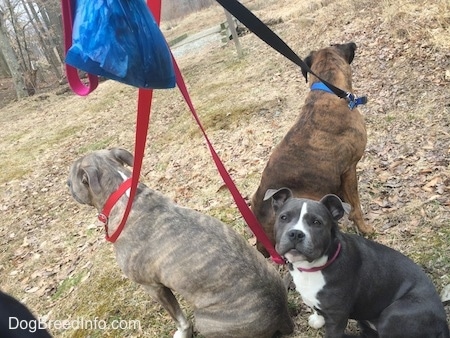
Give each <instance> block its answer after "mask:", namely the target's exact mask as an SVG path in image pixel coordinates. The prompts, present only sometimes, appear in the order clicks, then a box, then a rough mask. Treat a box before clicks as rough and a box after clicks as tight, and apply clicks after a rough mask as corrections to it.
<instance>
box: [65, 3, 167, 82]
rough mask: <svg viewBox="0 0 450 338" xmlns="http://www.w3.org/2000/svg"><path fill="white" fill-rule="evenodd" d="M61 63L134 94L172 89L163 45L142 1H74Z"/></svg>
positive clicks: (163, 42) (160, 35) (155, 24)
mask: <svg viewBox="0 0 450 338" xmlns="http://www.w3.org/2000/svg"><path fill="white" fill-rule="evenodd" d="M72 36H73V43H72V46H71V47H70V49H69V50H68V52H67V55H66V63H68V64H69V65H71V66H73V67H75V68H78V69H81V70H83V71H85V72H88V73H90V74H96V75H99V76H103V77H106V78H109V79H113V80H116V81H120V82H123V83H126V84H129V85H132V86H135V87H139V88H152V89H163V88H173V87H175V73H174V69H173V64H172V57H171V54H170V51H169V47H168V46H167V43H166V40H165V39H164V36H163V35H162V33H161V31H160V29H159V27H158V25H157V23H156V22H155V20H154V18H153V16H152V14H151V12H150V10H149V9H148V7H147V5H146V4H145V2H144V1H143V0H95V1H92V0H76V5H75V19H74V23H73V32H72Z"/></svg>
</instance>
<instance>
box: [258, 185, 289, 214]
mask: <svg viewBox="0 0 450 338" xmlns="http://www.w3.org/2000/svg"><path fill="white" fill-rule="evenodd" d="M291 197H292V191H291V189H289V188H281V189H278V190H276V189H268V190H267V191H266V194H265V195H264V201H266V200H268V199H269V198H272V207H273V210H274V211H275V212H277V211H278V209H280V208H281V207H282V205H283V204H284V203H285V202H286V201H287V200H288V199H289V198H291Z"/></svg>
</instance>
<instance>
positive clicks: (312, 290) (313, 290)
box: [290, 264, 325, 310]
mask: <svg viewBox="0 0 450 338" xmlns="http://www.w3.org/2000/svg"><path fill="white" fill-rule="evenodd" d="M290 272H291V275H292V279H293V280H294V284H295V288H296V290H297V291H298V292H299V293H300V295H301V296H302V299H303V302H304V303H305V304H306V305H308V306H309V307H311V308H313V309H314V308H316V309H319V310H320V309H321V307H320V301H319V300H318V299H317V294H318V293H319V291H320V290H322V289H323V287H324V286H325V278H324V277H323V274H322V272H321V271H316V272H301V271H299V270H298V269H296V268H295V264H294V270H292V271H290Z"/></svg>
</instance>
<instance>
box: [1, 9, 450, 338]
mask: <svg viewBox="0 0 450 338" xmlns="http://www.w3.org/2000/svg"><path fill="white" fill-rule="evenodd" d="M243 3H244V4H246V5H247V6H249V8H250V9H252V10H253V11H254V13H255V14H256V15H258V16H259V17H260V18H262V19H263V20H264V21H266V22H277V24H276V25H272V26H271V27H272V29H273V30H275V32H277V34H279V35H280V37H282V38H283V39H284V40H285V41H286V42H287V43H288V44H289V45H290V46H291V48H292V49H293V50H294V51H296V52H297V53H298V54H299V55H300V56H302V57H305V56H306V55H307V54H308V53H309V52H310V51H311V50H314V49H318V48H321V47H324V46H327V45H329V44H330V43H344V42H349V41H354V42H356V44H357V45H358V50H357V53H356V57H355V60H354V62H353V64H352V67H353V71H354V74H353V75H354V77H353V84H354V89H355V91H356V93H357V94H359V95H367V96H368V97H369V103H368V104H367V105H366V106H363V107H361V109H360V111H361V113H362V114H363V115H364V116H365V119H366V123H367V131H368V144H367V149H366V153H365V155H364V157H363V159H362V160H361V162H360V163H359V166H358V175H359V189H360V196H361V200H362V207H363V210H364V214H365V218H366V221H367V222H368V223H370V224H372V225H373V226H374V227H375V229H376V234H375V235H374V237H373V239H374V240H376V241H379V242H381V243H384V244H386V245H389V246H391V247H393V248H395V249H397V250H399V251H401V252H402V253H404V254H406V255H408V256H409V257H411V258H412V259H413V260H414V261H416V262H417V263H418V264H419V265H420V266H421V267H423V269H424V270H425V271H426V272H427V274H428V275H429V276H430V277H431V278H432V280H433V281H434V283H435V285H436V287H437V289H438V291H439V292H441V291H442V290H444V288H445V287H446V286H447V285H449V284H450V274H449V271H450V249H449V242H450V211H449V207H450V197H449V184H450V135H449V132H450V128H449V127H450V90H449V88H450V76H449V73H450V45H449V41H450V39H449V36H450V35H449V34H450V28H449V27H450V17H449V16H448V15H449V14H448V13H450V11H449V8H448V6H449V5H448V2H447V1H445V0H440V1H439V0H438V1H435V2H434V3H433V4H430V3H429V2H426V1H422V0H421V1H412V0H411V1H408V0H402V1H380V2H373V1H365V0H356V1H350V0H335V1H332V0H329V1H320V2H319V1H288V0H281V1H279V0H277V1H275V0H270V1H258V0H253V1H250V0H248V1H243ZM425 4H426V6H425ZM224 20H225V16H224V15H223V10H222V9H221V8H220V7H218V6H216V7H213V8H211V9H209V10H206V11H203V12H200V13H196V14H195V15H192V16H189V17H188V18H186V19H184V20H182V21H181V20H180V21H178V22H163V24H162V28H163V31H164V34H165V35H166V36H167V38H168V39H173V38H175V37H176V36H179V35H182V34H183V33H185V32H187V33H192V34H193V33H195V32H198V31H200V30H202V29H206V28H209V27H211V26H212V25H215V24H218V23H220V22H222V21H224ZM240 42H241V45H242V47H243V50H244V56H243V57H242V58H240V59H239V58H237V55H236V51H235V49H234V46H233V44H232V43H229V44H228V45H226V46H221V44H220V41H217V44H214V43H212V44H208V45H206V46H204V47H202V48H196V49H195V50H193V51H191V52H190V53H188V54H186V55H183V56H181V57H180V58H179V59H178V62H179V65H180V67H181V70H182V72H183V74H184V77H185V80H186V82H187V85H188V88H189V90H190V93H191V96H192V100H193V102H194V105H195V107H196V109H197V111H198V114H199V115H200V118H201V120H202V122H203V123H204V126H205V128H206V129H207V132H208V135H209V137H210V138H211V140H212V142H213V144H214V146H215V147H216V150H217V152H218V153H219V155H220V157H221V158H222V160H223V162H224V163H225V166H226V167H227V168H228V169H229V171H230V173H231V174H232V176H233V178H234V180H235V182H236V184H237V186H238V188H239V189H240V191H241V193H242V194H243V195H244V196H246V197H247V198H249V197H250V196H251V194H252V193H253V192H254V190H255V189H256V187H257V185H258V182H259V178H260V174H261V172H262V170H263V168H264V166H265V163H266V161H267V159H268V157H269V155H270V153H271V150H272V148H273V147H274V145H275V144H276V143H277V142H278V141H279V140H280V139H281V138H282V137H283V135H284V134H285V133H286V131H287V130H288V129H289V127H290V126H291V125H292V124H293V123H294V121H295V119H296V118H297V115H298V113H299V111H300V109H301V106H302V104H303V100H304V97H305V94H306V92H307V90H308V89H307V85H306V84H305V81H304V78H303V77H302V75H301V72H300V70H299V69H298V67H296V66H295V65H293V64H292V63H290V61H288V60H286V59H284V58H283V57H282V56H280V55H278V54H277V53H276V52H275V51H273V50H271V49H270V48H269V47H268V46H266V45H265V44H264V43H263V42H261V41H260V40H259V39H258V38H256V37H255V36H253V35H252V34H246V35H244V36H242V37H241V39H240ZM60 92H61V91H59V93H60ZM136 93H137V91H136V89H134V88H131V87H128V86H125V85H122V84H119V83H116V82H112V81H107V82H104V83H102V84H101V85H100V86H99V88H98V89H97V90H96V91H95V92H94V93H93V94H91V95H89V96H88V97H84V98H81V97H77V96H75V95H73V94H71V93H66V94H63V95H56V91H54V92H47V93H40V94H39V95H37V96H34V97H31V98H28V99H25V100H22V101H20V102H13V103H10V104H7V105H6V106H4V105H2V107H1V108H0V124H1V127H2V128H1V129H2V133H1V138H0V149H1V150H0V159H1V162H2V170H1V171H0V186H1V188H0V211H1V213H2V222H1V223H0V274H1V276H2V281H1V289H2V290H4V291H6V292H8V293H10V294H12V295H14V296H15V297H17V298H18V299H20V300H21V301H23V302H24V303H26V304H27V305H28V306H29V307H30V308H31V309H33V312H34V313H35V314H36V315H37V316H39V317H40V318H42V319H44V320H53V321H55V320H64V319H71V320H74V319H75V320H76V319H80V318H81V319H89V320H94V318H98V319H99V320H103V321H105V322H107V323H111V322H112V321H113V320H138V321H139V322H140V324H141V325H140V329H139V328H129V329H122V330H117V329H116V330H113V329H111V328H109V329H105V330H102V329H92V330H83V329H69V330H64V329H55V328H53V329H52V334H53V335H54V336H55V337H170V336H171V335H172V334H173V332H174V331H175V328H174V326H173V324H172V322H171V321H170V319H169V317H168V315H167V314H166V313H165V312H164V311H163V310H162V309H161V308H160V307H159V305H157V304H155V303H154V302H153V301H152V300H151V299H150V298H149V297H148V296H147V295H146V294H145V292H144V291H143V290H141V289H140V288H139V287H138V286H137V285H135V284H133V283H131V282H129V281H128V280H127V279H126V278H125V277H124V276H123V275H122V273H121V272H120V270H119V269H118V267H117V265H116V263H115V260H114V253H113V250H112V246H111V245H110V244H108V243H107V242H105V240H104V239H103V235H104V234H103V230H102V228H101V227H99V226H98V224H97V223H96V217H95V213H96V212H95V210H93V209H91V208H89V207H84V206H80V205H78V204H76V203H75V201H74V200H73V199H72V198H71V197H70V196H69V193H68V190H67V188H66V179H67V174H68V168H69V166H70V164H71V163H72V161H74V160H75V159H76V158H78V157H79V156H81V155H83V154H85V153H87V152H89V151H91V150H95V149H102V148H108V147H113V146H120V147H124V148H127V149H129V150H131V151H132V150H133V146H134V127H135V117H136ZM154 96H155V97H154V106H153V110H152V121H151V124H150V131H149V137H148V143H147V148H146V157H145V160H144V165H143V173H142V178H141V180H142V182H144V183H146V184H147V185H149V186H150V187H152V188H154V189H157V190H159V191H161V192H163V193H165V194H167V195H168V196H169V197H171V198H172V199H174V200H175V201H177V202H178V203H180V204H182V205H185V206H188V207H191V208H195V209H197V210H200V211H202V212H205V213H208V214H211V215H213V216H216V217H218V218H220V219H221V220H223V221H224V222H226V223H228V224H230V225H232V226H233V227H234V228H235V229H236V231H238V232H239V233H241V234H242V235H243V236H246V237H247V238H248V239H249V241H250V242H252V238H251V235H250V234H249V232H248V231H247V229H246V226H245V224H244V222H243V220H242V218H241V216H240V214H239V212H238V211H237V209H236V207H235V205H234V203H233V201H232V199H231V197H230V194H229V192H228V190H227V189H226V188H225V187H224V185H223V183H222V181H221V178H220V176H219V174H218V173H217V170H216V168H215V166H214V164H213V162H212V160H211V157H210V154H209V153H208V150H207V148H206V146H205V143H204V140H203V139H202V136H201V134H200V132H199V130H198V127H197V126H196V125H195V123H194V120H193V119H192V117H191V116H190V113H189V111H188V109H187V107H186V105H185V103H184V102H183V100H182V97H181V95H180V94H179V92H178V90H177V89H173V90H164V91H163V90H160V91H156V92H155V95H154ZM342 226H343V227H344V228H345V230H346V231H353V229H351V228H349V224H348V223H347V222H344V223H343V225H342ZM290 305H291V308H292V310H293V314H294V315H295V316H296V317H295V323H296V332H295V334H293V335H291V337H320V336H322V334H323V332H322V331H320V330H319V331H316V330H313V329H310V328H308V327H307V318H308V315H309V314H308V309H307V308H306V307H304V306H303V305H302V304H301V301H300V300H299V297H298V295H297V294H296V293H295V292H291V293H290ZM186 310H187V311H188V313H189V314H191V310H190V308H189V307H188V306H187V305H186ZM447 310H448V307H447Z"/></svg>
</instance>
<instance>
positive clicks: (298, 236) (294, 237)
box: [288, 230, 305, 243]
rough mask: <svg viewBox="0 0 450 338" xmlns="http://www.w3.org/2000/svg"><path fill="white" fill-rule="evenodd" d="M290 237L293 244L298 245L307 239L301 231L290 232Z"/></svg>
mask: <svg viewBox="0 0 450 338" xmlns="http://www.w3.org/2000/svg"><path fill="white" fill-rule="evenodd" d="M288 237H289V239H290V241H291V242H294V243H298V242H301V241H302V240H303V238H305V233H304V232H303V231H300V230H291V231H289V232H288Z"/></svg>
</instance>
